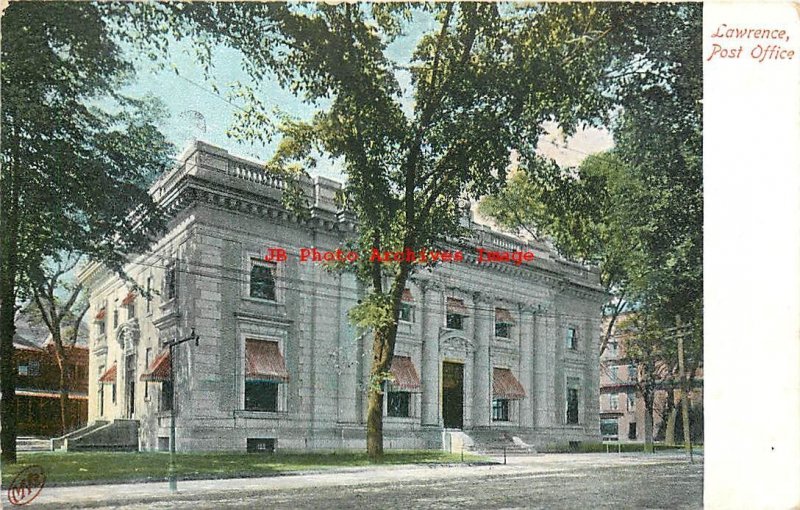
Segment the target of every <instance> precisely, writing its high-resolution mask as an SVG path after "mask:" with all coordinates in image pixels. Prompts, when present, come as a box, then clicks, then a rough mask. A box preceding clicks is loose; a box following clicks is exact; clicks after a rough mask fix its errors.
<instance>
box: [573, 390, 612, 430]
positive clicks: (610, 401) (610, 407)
mask: <svg viewBox="0 0 800 510" xmlns="http://www.w3.org/2000/svg"><path fill="white" fill-rule="evenodd" d="M608 407H609V409H611V410H612V411H616V410H617V409H619V395H617V394H616V393H612V394H611V395H609V396H608ZM575 423H577V422H575Z"/></svg>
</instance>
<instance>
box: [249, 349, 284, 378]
mask: <svg viewBox="0 0 800 510" xmlns="http://www.w3.org/2000/svg"><path fill="white" fill-rule="evenodd" d="M244 357H245V372H244V377H245V379H246V380H248V381H272V382H289V372H288V371H287V370H286V364H285V363H284V361H283V356H282V355H281V351H280V349H279V348H278V342H270V341H266V340H247V341H246V342H245V355H244Z"/></svg>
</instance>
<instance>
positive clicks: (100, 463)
mask: <svg viewBox="0 0 800 510" xmlns="http://www.w3.org/2000/svg"><path fill="white" fill-rule="evenodd" d="M175 457H176V471H177V473H178V476H179V479H204V478H236V477H252V476H270V475H279V474H283V473H291V472H297V471H303V470H317V469H330V468H336V467H347V466H367V465H369V464H370V462H369V460H368V459H367V455H366V453H363V452H336V453H300V454H290V453H276V454H247V453H239V452H236V453H216V452H214V453H210V452H209V453H179V454H176V456H175ZM481 460H484V459H483V458H482V457H479V456H477V455H474V454H466V453H465V454H464V462H475V461H481ZM455 462H461V455H460V454H451V453H447V452H443V451H438V450H414V451H391V452H386V453H385V454H384V458H383V461H382V464H426V463H455ZM34 464H38V465H39V466H41V467H42V468H44V471H45V474H46V476H47V485H48V486H53V485H82V484H95V483H111V482H146V481H158V480H167V479H168V474H169V454H168V453H162V452H139V453H114V452H35V453H20V454H19V457H18V460H17V463H16V464H11V465H9V464H6V465H4V466H3V478H2V481H3V484H2V486H3V488H6V487H7V486H8V484H9V483H10V482H11V480H12V479H13V478H14V476H16V474H17V473H19V472H20V471H21V470H22V469H24V468H25V467H26V466H29V465H34Z"/></svg>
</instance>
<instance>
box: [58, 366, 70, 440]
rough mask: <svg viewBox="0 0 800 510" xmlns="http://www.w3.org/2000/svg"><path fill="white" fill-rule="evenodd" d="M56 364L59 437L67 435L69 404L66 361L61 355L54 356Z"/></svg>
mask: <svg viewBox="0 0 800 510" xmlns="http://www.w3.org/2000/svg"><path fill="white" fill-rule="evenodd" d="M56 361H57V362H58V372H59V374H58V376H59V377H58V382H59V393H60V395H59V400H60V401H61V435H62V436H63V435H64V434H66V433H67V405H68V403H69V393H68V392H67V377H66V368H67V367H66V360H64V359H63V358H62V357H61V355H58V354H57V355H56Z"/></svg>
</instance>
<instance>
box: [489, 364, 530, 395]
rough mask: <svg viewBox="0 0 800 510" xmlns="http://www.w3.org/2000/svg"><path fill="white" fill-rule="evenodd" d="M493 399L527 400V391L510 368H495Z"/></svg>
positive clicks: (493, 372) (493, 374) (493, 373)
mask: <svg viewBox="0 0 800 510" xmlns="http://www.w3.org/2000/svg"><path fill="white" fill-rule="evenodd" d="M492 395H493V398H498V399H506V400H519V399H523V398H525V389H524V388H523V387H522V385H521V384H520V383H519V381H518V380H517V378H516V377H514V374H512V373H511V370H510V369H508V368H495V369H494V370H493V371H492Z"/></svg>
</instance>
